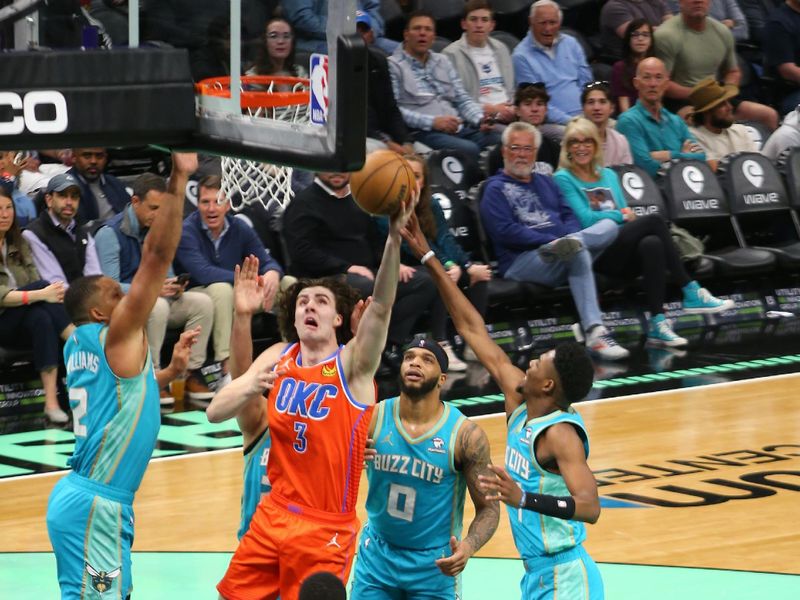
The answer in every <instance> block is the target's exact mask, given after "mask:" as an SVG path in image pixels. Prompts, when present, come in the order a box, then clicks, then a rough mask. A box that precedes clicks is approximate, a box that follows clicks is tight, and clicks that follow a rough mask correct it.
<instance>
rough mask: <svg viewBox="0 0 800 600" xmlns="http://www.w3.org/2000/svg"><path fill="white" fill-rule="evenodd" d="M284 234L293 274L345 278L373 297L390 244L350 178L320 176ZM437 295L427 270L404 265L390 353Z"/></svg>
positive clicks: (293, 208) (294, 206)
mask: <svg viewBox="0 0 800 600" xmlns="http://www.w3.org/2000/svg"><path fill="white" fill-rule="evenodd" d="M283 234H284V237H285V238H286V246H287V249H288V251H289V259H290V264H291V272H292V274H293V275H296V276H298V277H332V276H340V277H342V278H343V279H345V280H346V281H347V283H348V284H350V285H352V286H353V287H354V288H356V289H358V290H359V292H360V293H361V295H362V296H363V297H365V298H366V297H367V296H369V295H370V294H371V293H372V286H373V284H374V282H375V273H376V272H377V270H378V266H379V265H380V262H381V253H382V249H383V245H384V242H383V240H382V239H381V235H380V233H379V232H378V228H377V226H376V224H375V222H374V220H373V219H372V217H370V216H369V215H368V214H367V213H365V212H364V211H363V210H361V209H360V208H359V207H358V205H357V204H356V202H355V200H354V199H353V196H352V194H351V193H350V173H317V174H316V177H315V178H314V183H313V184H312V185H310V186H309V187H307V188H306V189H305V190H303V191H302V192H300V193H299V194H298V195H297V196H296V197H295V199H294V200H293V201H292V202H291V204H289V206H288V207H287V208H286V212H285V213H284V215H283ZM435 296H436V288H435V287H434V285H433V282H432V281H431V278H430V276H429V275H428V273H427V272H426V271H425V270H424V269H416V270H415V269H414V268H413V267H406V266H403V265H401V266H400V281H399V283H398V285H397V300H396V301H395V304H394V308H392V320H391V323H390V324H389V336H388V343H387V348H388V349H389V353H390V354H392V353H393V352H394V351H395V350H396V349H397V348H399V347H401V346H402V345H403V344H404V343H405V342H406V341H407V340H408V339H410V337H411V334H412V329H413V327H414V323H415V322H416V320H417V318H418V317H419V316H420V315H421V314H423V313H424V312H425V310H426V308H427V307H429V306H430V304H431V303H432V302H433V299H434V297H435ZM393 358H395V357H394V356H392V357H391V358H390V359H393Z"/></svg>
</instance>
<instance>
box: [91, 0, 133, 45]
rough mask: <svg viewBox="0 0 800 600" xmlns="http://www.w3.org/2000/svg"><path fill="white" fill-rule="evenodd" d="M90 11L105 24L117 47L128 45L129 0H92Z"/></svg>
mask: <svg viewBox="0 0 800 600" xmlns="http://www.w3.org/2000/svg"><path fill="white" fill-rule="evenodd" d="M88 12H89V14H90V15H91V16H92V17H94V18H95V19H97V20H98V21H100V22H101V23H102V24H103V27H105V30H106V35H107V36H108V37H109V38H110V40H111V43H112V45H113V46H114V47H115V48H120V47H123V46H127V45H128V19H129V16H128V0H91V4H90V5H89V11H88Z"/></svg>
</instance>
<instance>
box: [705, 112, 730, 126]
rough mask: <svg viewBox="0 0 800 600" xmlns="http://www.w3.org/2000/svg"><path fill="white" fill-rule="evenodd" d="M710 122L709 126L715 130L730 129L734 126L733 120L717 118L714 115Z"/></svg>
mask: <svg viewBox="0 0 800 600" xmlns="http://www.w3.org/2000/svg"><path fill="white" fill-rule="evenodd" d="M709 121H710V122H709V125H711V126H712V127H714V128H715V129H728V128H729V127H730V126H731V125H733V119H725V118H723V117H715V116H713V115H712V116H711V118H710V119H709Z"/></svg>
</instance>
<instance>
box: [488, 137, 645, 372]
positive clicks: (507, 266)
mask: <svg viewBox="0 0 800 600" xmlns="http://www.w3.org/2000/svg"><path fill="white" fill-rule="evenodd" d="M540 139H541V134H540V133H539V132H538V131H537V130H536V128H535V127H533V126H532V125H529V124H528V123H519V122H517V123H512V124H511V125H509V126H508V127H507V128H506V130H505V131H504V132H503V161H504V163H505V168H504V169H503V171H500V172H499V173H498V174H497V175H495V176H493V177H490V178H489V179H488V181H487V183H486V187H485V190H484V192H483V198H482V199H481V203H480V212H481V220H482V221H483V226H484V228H485V229H486V233H487V234H488V236H489V238H490V239H491V240H492V245H493V246H494V251H495V254H496V255H497V263H498V269H499V270H500V273H501V275H502V276H503V277H505V278H506V279H513V280H515V281H529V282H532V283H538V284H540V285H545V286H548V287H557V286H560V285H564V284H565V283H566V284H568V285H569V288H570V291H571V292H572V299H573V300H574V302H575V307H576V308H577V310H578V314H579V316H580V321H581V327H582V329H583V331H584V332H585V333H586V335H585V340H586V347H587V349H588V350H589V351H590V352H592V353H593V354H594V355H595V356H597V357H598V358H601V359H604V360H622V359H625V358H627V357H628V355H629V352H628V351H627V350H626V349H625V348H623V347H622V346H620V345H619V344H617V342H616V341H615V340H614V338H613V337H612V336H611V334H610V333H609V331H608V329H606V327H605V326H604V325H603V318H602V315H601V313H600V307H599V305H598V302H597V286H596V285H595V280H594V274H593V272H592V260H593V258H594V257H596V256H598V255H599V254H600V253H601V252H602V251H603V250H604V249H605V248H606V247H608V246H609V245H610V244H611V242H613V241H614V239H615V238H616V236H617V233H618V229H619V227H617V225H616V223H615V222H614V221H611V220H610V219H603V220H601V221H598V222H597V223H595V224H594V225H592V226H591V227H587V228H586V229H583V230H581V226H580V224H579V223H578V220H577V218H576V217H575V215H574V214H573V212H572V210H571V209H570V208H569V206H568V205H567V203H566V202H565V201H564V197H563V196H562V194H561V191H560V190H559V188H558V186H557V185H556V183H555V182H554V181H553V179H552V178H551V177H547V176H545V175H539V174H537V173H531V169H532V168H533V163H534V160H535V157H536V147H537V145H538V143H539V141H540ZM583 141H584V140H581V143H583ZM575 149H576V148H570V149H569V150H570V151H574V150H575Z"/></svg>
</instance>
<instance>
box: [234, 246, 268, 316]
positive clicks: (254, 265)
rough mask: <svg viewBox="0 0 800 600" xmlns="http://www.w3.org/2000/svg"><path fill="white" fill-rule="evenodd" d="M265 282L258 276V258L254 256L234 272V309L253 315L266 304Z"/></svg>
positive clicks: (245, 260) (249, 257) (237, 266)
mask: <svg viewBox="0 0 800 600" xmlns="http://www.w3.org/2000/svg"><path fill="white" fill-rule="evenodd" d="M264 285H265V284H264V280H263V279H262V278H261V277H259V276H258V258H257V257H255V256H253V255H252V254H251V255H250V256H248V257H247V258H245V259H244V262H243V263H242V264H241V266H239V265H236V268H235V269H234V270H233V309H234V311H235V312H237V313H239V314H243V315H253V314H255V313H256V312H257V311H258V310H259V308H261V306H262V305H263V303H264Z"/></svg>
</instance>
